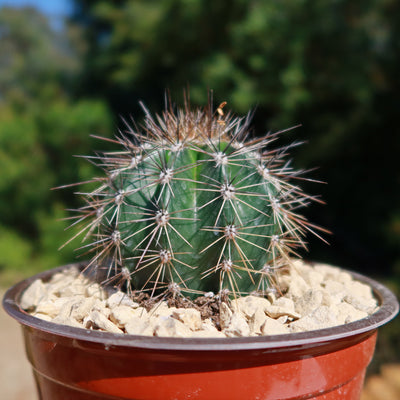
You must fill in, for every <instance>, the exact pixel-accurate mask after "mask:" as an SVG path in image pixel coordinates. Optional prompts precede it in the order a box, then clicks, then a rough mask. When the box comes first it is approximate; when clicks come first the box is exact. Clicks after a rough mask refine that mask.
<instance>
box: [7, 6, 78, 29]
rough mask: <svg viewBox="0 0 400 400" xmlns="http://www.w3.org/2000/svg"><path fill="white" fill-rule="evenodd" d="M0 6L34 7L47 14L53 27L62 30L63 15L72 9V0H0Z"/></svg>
mask: <svg viewBox="0 0 400 400" xmlns="http://www.w3.org/2000/svg"><path fill="white" fill-rule="evenodd" d="M2 6H9V7H14V8H20V7H25V6H31V7H34V8H36V9H38V10H39V11H40V12H42V13H43V14H45V15H47V16H48V19H49V22H50V25H51V26H52V27H53V29H55V30H62V29H63V26H64V18H63V17H64V16H66V15H68V14H69V13H70V12H71V11H72V0H0V8H1V7H2Z"/></svg>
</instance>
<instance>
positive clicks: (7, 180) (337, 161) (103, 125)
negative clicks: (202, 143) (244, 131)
mask: <svg viewBox="0 0 400 400" xmlns="http://www.w3.org/2000/svg"><path fill="white" fill-rule="evenodd" d="M399 30H400V3H399V2H398V1H396V0H362V1H361V0H352V1H347V0H279V1H278V0H271V1H261V0H231V1H229V2H219V1H215V0H214V1H211V0H147V1H140V0H116V1H112V2H111V1H105V0H99V1H89V0H75V1H74V12H73V15H71V16H70V17H69V18H68V20H67V21H66V24H65V26H64V28H63V29H61V30H54V29H52V28H51V25H50V24H49V21H48V20H47V19H46V18H45V17H44V16H43V15H41V14H39V13H38V12H37V11H35V10H34V9H29V8H25V9H10V8H2V9H0V39H1V40H0V174H1V175H0V254H1V256H0V279H1V280H2V282H5V281H6V280H7V281H9V280H14V279H16V278H17V277H19V276H23V275H26V274H28V273H30V272H32V271H33V270H39V269H45V268H48V267H51V266H55V265H58V264H60V263H64V262H70V261H73V260H74V255H73V250H72V249H73V247H74V246H69V247H67V248H65V249H64V250H62V251H61V252H58V251H57V248H58V247H59V246H60V244H62V243H63V242H64V241H65V240H66V238H68V237H69V236H70V235H71V233H70V232H64V228H65V227H66V226H67V225H68V222H67V221H64V222H60V221H58V219H59V218H62V217H65V216H66V215H67V214H66V212H65V211H64V209H65V208H73V207H75V206H76V205H77V201H78V200H77V199H76V198H75V197H74V196H73V193H72V192H73V189H68V190H59V191H51V190H50V188H51V187H54V186H59V185H63V184H67V183H71V182H76V181H79V180H84V179H86V178H87V177H89V176H91V174H92V166H91V165H90V164H89V165H88V164H87V163H85V162H83V161H82V160H81V159H79V158H73V157H72V155H73V154H91V152H92V149H96V148H104V144H103V143H98V142H96V141H95V140H94V139H91V138H90V137H89V135H90V134H95V135H105V136H109V137H111V136H112V135H113V134H114V132H115V131H116V129H117V126H118V125H119V121H118V116H119V115H122V116H125V117H127V116H129V115H130V114H133V115H134V117H135V119H136V120H138V121H140V118H141V117H142V115H143V114H142V112H141V111H140V109H139V107H138V102H139V101H140V100H142V101H144V102H145V104H146V105H147V106H148V107H149V108H150V109H151V110H153V111H160V110H161V109H162V107H163V98H164V94H165V89H168V90H169V91H170V92H171V95H172V98H174V99H177V100H178V102H179V101H181V100H182V93H183V89H184V88H188V89H189V90H190V96H191V101H192V103H193V104H194V105H197V104H204V103H205V102H206V101H207V92H208V90H209V89H213V90H214V100H215V103H216V104H218V103H219V102H220V101H227V102H228V107H229V108H231V109H233V110H234V111H235V112H237V113H239V114H243V113H246V112H247V111H248V110H249V109H256V113H255V117H254V127H255V132H256V134H259V135H262V134H264V133H265V132H266V131H268V130H276V129H282V128H287V127H290V126H294V125H297V124H302V127H301V128H298V129H296V130H294V131H292V132H291V133H288V134H287V135H286V136H285V137H284V138H283V139H282V143H281V144H284V143H285V142H291V141H293V140H305V141H306V142H307V144H305V145H303V146H301V147H299V148H298V149H297V150H296V154H294V156H295V163H296V164H297V166H299V167H302V168H312V167H319V169H318V170H316V171H314V172H313V176H314V177H315V178H317V179H322V180H324V181H326V182H328V184H327V185H315V184H314V185H310V187H309V188H307V190H308V191H309V192H311V193H321V195H322V198H323V199H324V200H325V201H326V202H327V205H326V206H313V207H312V208H310V210H309V215H308V217H309V219H311V220H312V221H313V222H315V223H318V224H320V225H323V226H325V227H326V228H328V229H330V230H331V231H332V232H333V235H332V236H331V237H330V238H328V240H329V241H330V243H331V245H330V246H326V245H324V244H323V243H322V242H319V241H316V240H314V239H312V238H310V256H309V257H310V258H312V259H317V260H322V261H327V262H330V263H333V264H340V265H342V266H344V267H347V268H351V269H355V270H359V271H363V272H365V273H367V274H372V275H375V276H377V277H378V278H380V279H384V280H386V282H387V283H388V284H389V285H391V286H392V287H396V286H397V285H398V284H399V282H400V191H399V183H400V168H399V166H398V160H399V152H400V132H399V128H398V114H399V110H400V97H399V96H398V93H399V92H400V78H399V76H400V75H399V73H398V68H399V65H400V41H399V39H398V38H399V37H400V32H399ZM78 245H79V244H78V243H75V247H77V246H78ZM393 340H395V339H393ZM397 340H398V339H397Z"/></svg>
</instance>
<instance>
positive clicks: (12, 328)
mask: <svg viewBox="0 0 400 400" xmlns="http://www.w3.org/2000/svg"><path fill="white" fill-rule="evenodd" d="M4 293H5V290H4V289H0V299H2V298H3V296H4ZM0 354H1V356H0V398H1V399H4V400H37V394H36V387H35V383H34V380H33V376H32V371H31V367H30V364H29V362H28V360H27V358H26V356H25V348H24V345H23V339H22V331H21V328H20V326H19V325H18V323H17V322H16V321H14V320H13V319H12V318H11V317H9V316H8V315H7V314H6V312H5V311H4V310H3V307H1V306H0Z"/></svg>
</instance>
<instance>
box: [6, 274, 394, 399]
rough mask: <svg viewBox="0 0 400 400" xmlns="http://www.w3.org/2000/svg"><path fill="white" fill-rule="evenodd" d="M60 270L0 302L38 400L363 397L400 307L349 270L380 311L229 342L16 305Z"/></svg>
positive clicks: (20, 286) (383, 291) (18, 288)
mask: <svg viewBox="0 0 400 400" xmlns="http://www.w3.org/2000/svg"><path fill="white" fill-rule="evenodd" d="M63 268H64V267H63ZM58 270H59V269H55V270H51V271H47V272H45V273H42V274H38V275H36V276H34V277H32V278H30V279H27V280H25V281H23V282H20V283H19V284H17V285H15V286H14V287H12V288H11V289H10V290H9V291H8V292H7V293H6V295H5V297H4V299H3V306H4V308H5V310H6V311H7V312H8V313H9V314H10V315H11V316H12V317H14V318H15V319H16V320H18V321H19V322H20V323H21V324H22V328H23V333H24V338H25V346H26V351H27V355H28V359H29V361H30V363H31V365H32V368H33V373H34V376H35V379H36V382H37V387H38V392H39V398H40V399H42V400H60V399H62V400H72V399H74V400H95V399H99V400H100V399H135V400H161V399H162V400H172V399H174V400H175V399H177V400H181V399H206V400H213V399H218V400H225V399H229V400H235V399H237V400H239V399H240V400H243V399H246V400H255V399H260V400H278V399H279V400H283V399H291V400H293V399H318V400H337V399H344V400H355V399H359V398H360V393H361V389H362V385H363V380H364V374H365V371H366V368H367V366H368V364H369V363H370V361H371V359H372V356H373V352H374V348H375V341H376V336H377V328H378V327H379V326H381V325H383V324H385V323H386V322H388V321H389V320H391V319H392V318H394V317H395V315H396V314H397V312H398V310H399V304H398V302H397V300H396V298H395V296H394V295H393V294H392V293H391V292H390V291H389V290H388V289H387V288H386V287H384V286H383V285H381V284H379V283H377V282H375V281H372V280H371V279H368V278H365V277H363V276H361V275H359V274H353V276H354V277H355V278H356V279H358V280H360V281H362V282H365V283H367V284H370V285H371V286H372V288H373V290H374V293H375V295H376V297H377V299H378V300H379V303H380V308H379V310H378V311H377V312H376V313H375V314H373V315H372V316H370V317H368V318H364V319H363V320H360V321H357V322H352V323H349V324H347V325H342V326H338V327H333V328H330V329H321V330H318V331H312V332H305V333H294V334H289V335H287V334H285V335H274V336H268V337H251V338H229V339H228V338H225V339H224V338H219V339H190V338H187V339H180V338H157V337H143V336H133V335H118V334H112V333H106V332H99V331H90V330H84V329H79V328H73V327H68V326H63V325H57V324H54V323H50V322H46V321H42V320H40V319H37V318H35V317H32V316H30V315H29V314H27V313H26V312H24V311H23V310H21V309H20V307H19V305H18V304H19V299H20V297H21V294H22V292H23V291H24V289H25V288H26V287H27V286H28V285H29V284H30V283H31V282H32V281H33V280H34V279H37V278H41V279H43V280H47V279H49V278H50V276H51V275H52V274H53V273H54V272H56V271H58Z"/></svg>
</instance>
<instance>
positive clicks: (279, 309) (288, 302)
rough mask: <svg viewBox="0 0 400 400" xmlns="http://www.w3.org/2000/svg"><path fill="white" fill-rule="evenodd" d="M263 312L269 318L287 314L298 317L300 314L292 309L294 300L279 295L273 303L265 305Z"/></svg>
mask: <svg viewBox="0 0 400 400" xmlns="http://www.w3.org/2000/svg"><path fill="white" fill-rule="evenodd" d="M265 313H266V314H267V315H268V316H269V317H271V318H275V319H276V318H279V317H282V316H285V315H286V316H288V317H290V318H294V319H297V318H300V317H301V315H300V314H299V313H297V312H296V311H295V310H294V302H293V300H292V299H288V298H285V297H280V298H279V299H277V300H276V301H274V303H273V304H272V305H271V306H269V307H267V309H266V310H265Z"/></svg>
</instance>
